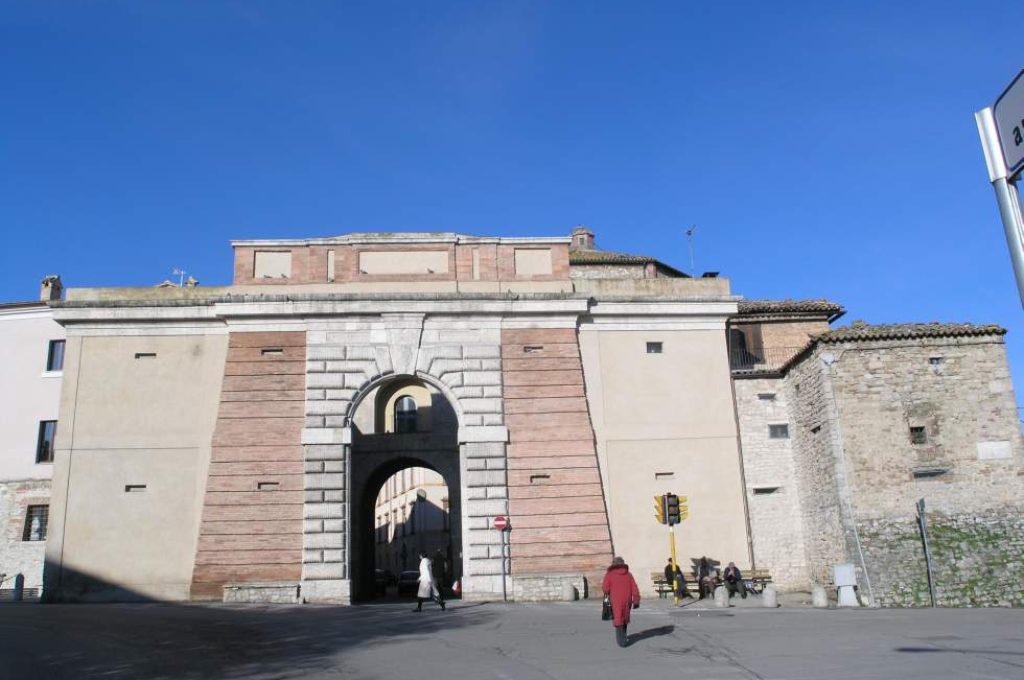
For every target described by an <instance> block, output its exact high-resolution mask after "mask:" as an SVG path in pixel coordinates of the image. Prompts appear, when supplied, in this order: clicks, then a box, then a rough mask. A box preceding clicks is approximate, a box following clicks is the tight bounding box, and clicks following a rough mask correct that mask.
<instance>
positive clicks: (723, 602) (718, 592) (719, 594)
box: [715, 586, 729, 609]
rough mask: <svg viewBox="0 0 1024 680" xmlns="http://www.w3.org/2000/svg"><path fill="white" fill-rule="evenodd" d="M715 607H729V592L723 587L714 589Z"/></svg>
mask: <svg viewBox="0 0 1024 680" xmlns="http://www.w3.org/2000/svg"><path fill="white" fill-rule="evenodd" d="M715 606H716V607H718V608H720V609H724V608H725V607H728V606H729V592H728V591H727V590H726V589H725V586H718V587H717V588H715Z"/></svg>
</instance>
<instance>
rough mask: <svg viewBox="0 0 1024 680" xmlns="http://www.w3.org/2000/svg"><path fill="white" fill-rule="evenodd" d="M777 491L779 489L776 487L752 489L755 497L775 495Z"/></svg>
mask: <svg viewBox="0 0 1024 680" xmlns="http://www.w3.org/2000/svg"><path fill="white" fill-rule="evenodd" d="M778 490H779V487H777V486H755V487H754V495H755V496H767V495H769V494H773V493H775V492H776V491H778Z"/></svg>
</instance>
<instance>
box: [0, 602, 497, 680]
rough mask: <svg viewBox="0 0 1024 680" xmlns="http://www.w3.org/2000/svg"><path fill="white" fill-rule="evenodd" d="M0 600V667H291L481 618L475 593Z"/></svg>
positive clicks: (163, 671)
mask: <svg viewBox="0 0 1024 680" xmlns="http://www.w3.org/2000/svg"><path fill="white" fill-rule="evenodd" d="M132 599H135V600H136V601H135V603H132V604H104V605H81V604H10V605H3V606H0V659H2V666H3V667H2V669H0V677H5V678H7V677H9V678H48V679H50V678H52V679H54V680H62V679H64V678H68V679H71V678H74V679H76V680H79V679H83V678H96V677H103V678H126V679H127V678H131V679H132V680H135V679H140V680H163V679H170V678H232V677H239V676H246V677H267V678H281V677H294V676H297V677H301V676H303V675H305V674H307V673H314V672H317V671H330V672H334V673H337V672H339V671H341V670H343V668H339V658H341V657H339V654H340V653H342V652H345V651H346V650H350V649H353V648H357V647H358V648H361V649H367V648H370V647H372V646H373V645H379V644H385V643H388V642H393V641H394V640H396V639H400V638H414V637H417V636H430V635H433V634H436V633H437V632H438V631H441V630H446V629H455V628H462V627H467V626H476V625H482V624H487V623H488V622H490V621H491V620H492V619H493V618H494V616H495V614H494V613H493V612H489V611H487V608H486V607H483V606H481V603H461V602H451V603H450V606H449V607H448V611H444V612H442V611H440V610H438V609H437V608H431V609H425V610H424V611H423V612H422V613H419V614H414V613H412V609H413V607H414V604H415V603H414V602H412V601H392V602H388V603H385V604H366V605H354V606H324V605H268V606H262V605H224V604H209V605H202V604H188V603H155V602H149V603H139V600H140V599H142V598H132Z"/></svg>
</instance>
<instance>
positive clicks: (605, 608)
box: [601, 595, 612, 621]
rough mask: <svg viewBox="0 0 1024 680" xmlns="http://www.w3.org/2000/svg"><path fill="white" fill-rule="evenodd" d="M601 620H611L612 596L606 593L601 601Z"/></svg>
mask: <svg viewBox="0 0 1024 680" xmlns="http://www.w3.org/2000/svg"><path fill="white" fill-rule="evenodd" d="M601 620H602V621H611V620H612V598H611V597H610V596H608V595H605V596H604V602H602V603H601Z"/></svg>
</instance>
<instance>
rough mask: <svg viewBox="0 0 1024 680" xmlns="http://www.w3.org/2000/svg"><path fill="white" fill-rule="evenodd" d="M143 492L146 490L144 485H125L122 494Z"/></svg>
mask: <svg viewBox="0 0 1024 680" xmlns="http://www.w3.org/2000/svg"><path fill="white" fill-rule="evenodd" d="M145 490H146V485H145V484H125V485H124V492H125V493H142V492H144V491H145Z"/></svg>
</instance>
